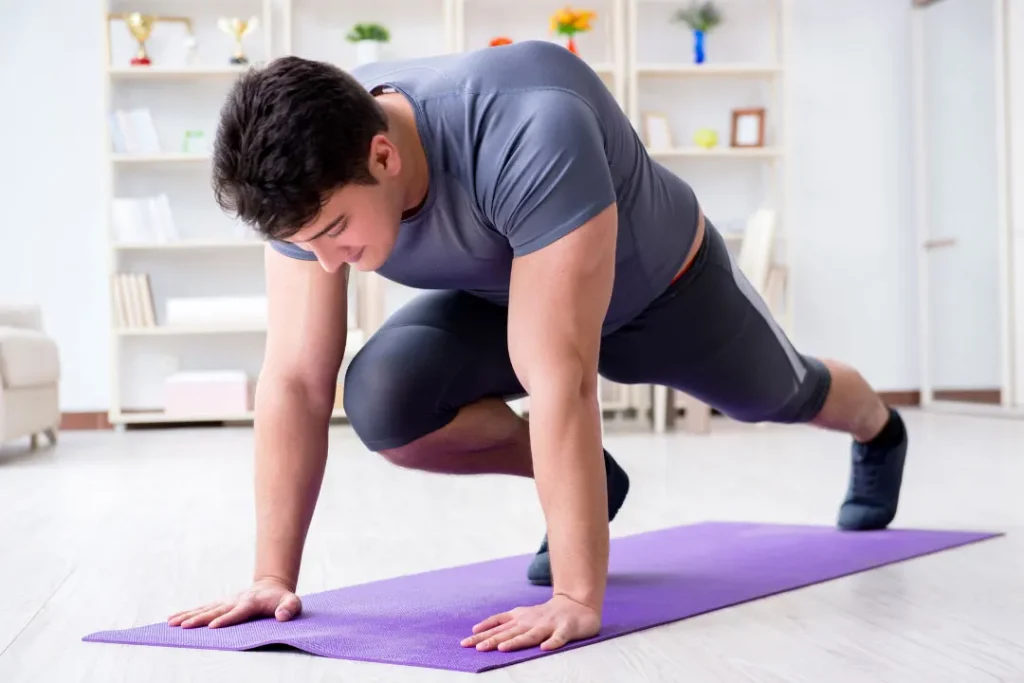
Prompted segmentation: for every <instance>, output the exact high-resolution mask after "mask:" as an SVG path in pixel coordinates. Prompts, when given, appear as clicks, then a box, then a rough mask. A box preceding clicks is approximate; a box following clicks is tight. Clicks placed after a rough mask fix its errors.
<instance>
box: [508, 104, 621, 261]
mask: <svg viewBox="0 0 1024 683" xmlns="http://www.w3.org/2000/svg"><path fill="white" fill-rule="evenodd" d="M528 97H529V98H535V100H534V101H531V102H526V103H522V102H520V103H517V104H516V105H515V107H516V109H518V110H520V111H524V110H525V111H526V112H528V113H526V114H524V115H522V116H519V117H515V118H517V119H518V121H517V122H516V125H515V128H514V129H513V130H511V131H510V135H509V136H508V137H507V138H506V140H507V143H506V145H505V147H504V151H503V152H502V153H501V154H500V156H499V164H498V166H497V169H498V170H497V173H496V174H495V177H494V187H493V188H492V195H491V202H490V203H491V206H490V207H489V211H488V213H489V214H490V219H491V221H492V223H493V224H494V227H495V228H496V229H497V230H498V232H500V233H501V234H502V235H504V236H505V237H506V238H507V239H508V242H509V244H510V245H511V247H512V253H513V256H522V255H524V254H528V253H530V252H533V251H536V250H538V249H541V248H543V247H546V246H548V245H549V244H551V243H553V242H555V241H557V240H558V239H560V238H562V237H564V236H565V235H567V234H569V233H570V232H572V231H573V230H575V229H577V228H579V227H580V226H582V225H583V224H584V223H586V222H587V221H589V220H590V219H592V218H594V217H595V216H596V215H597V214H599V213H600V212H601V211H603V210H604V209H606V208H608V206H610V205H611V204H612V203H613V202H615V186H614V183H613V181H612V175H611V170H610V168H609V165H608V157H607V154H606V153H605V144H604V133H603V130H602V128H601V123H600V121H599V120H598V117H597V114H596V112H594V110H593V109H591V108H590V106H589V105H587V104H586V102H584V101H582V100H581V99H579V98H578V97H577V96H576V95H573V94H571V93H566V92H562V91H546V92H544V93H541V94H539V95H534V94H531V95H529V96H528Z"/></svg>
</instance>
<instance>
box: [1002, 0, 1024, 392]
mask: <svg viewBox="0 0 1024 683" xmlns="http://www.w3.org/2000/svg"><path fill="white" fill-rule="evenodd" d="M1006 49H1007V58H1008V59H1007V62H1008V67H1007V78H1006V83H1007V102H1008V104H1009V110H1008V112H1007V120H1008V122H1009V125H1008V128H1009V131H1010V147H1009V149H1010V182H1009V185H1010V218H1011V226H1012V233H1011V236H1010V240H1011V244H1012V247H1013V249H1012V254H1013V258H1012V262H1011V269H1010V270H1011V282H1012V288H1011V289H1012V291H1013V297H1012V299H1013V307H1012V310H1013V316H1012V321H1013V324H1012V325H1011V336H1012V338H1013V349H1014V351H1013V358H1012V365H1013V370H1014V372H1013V376H1014V383H1013V387H1014V388H1013V403H1014V405H1015V407H1016V408H1018V409H1021V410H1024V2H1021V1H1020V0H1014V1H1013V2H1010V3H1009V4H1008V6H1007V12H1006Z"/></svg>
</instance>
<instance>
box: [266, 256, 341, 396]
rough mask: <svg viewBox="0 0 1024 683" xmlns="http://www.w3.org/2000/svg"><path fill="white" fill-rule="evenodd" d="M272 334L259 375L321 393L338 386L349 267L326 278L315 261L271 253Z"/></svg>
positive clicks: (268, 259)
mask: <svg viewBox="0 0 1024 683" xmlns="http://www.w3.org/2000/svg"><path fill="white" fill-rule="evenodd" d="M265 270H266V280H267V299H268V302H267V303H268V311H267V317H268V330H267V346H266V354H265V358H264V368H263V372H262V373H261V374H266V375H268V376H272V377H274V378H276V379H280V380H284V381H288V382H299V383H301V384H303V385H304V386H306V388H307V389H310V390H313V391H315V392H317V393H329V392H330V391H333V390H334V387H335V386H336V384H337V376H338V372H339V369H340V366H341V362H342V358H343V356H344V349H345V341H346V336H347V334H348V267H347V266H346V267H345V268H339V269H338V270H337V271H335V272H333V273H328V272H327V271H325V270H324V269H323V268H321V267H320V264H319V263H317V262H316V261H315V260H314V261H307V260H300V259H296V258H291V257H288V256H285V255H284V254H281V253H279V252H278V251H277V250H274V249H270V248H268V249H267V251H266V260H265Z"/></svg>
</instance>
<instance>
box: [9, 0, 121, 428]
mask: <svg viewBox="0 0 1024 683" xmlns="http://www.w3.org/2000/svg"><path fill="white" fill-rule="evenodd" d="M98 10H99V3H98V2H80V1H75V0H62V1H57V0H52V1H49V2H35V3H34V2H5V3H3V4H2V5H0V93H2V94H0V103H2V104H0V130H3V142H2V146H0V150H2V151H0V301H11V300H13V301H17V302H31V303H38V304H40V305H41V306H42V308H43V318H44V322H45V324H46V327H47V328H48V329H49V331H50V332H52V333H53V335H54V336H55V337H56V338H57V341H58V342H59V344H60V349H61V361H62V364H63V381H62V385H61V392H62V403H63V409H64V410H66V411H75V410H102V409H105V408H106V405H107V397H108V395H109V387H108V384H109V377H110V372H109V367H110V366H109V358H108V356H109V351H108V349H109V346H108V335H107V329H108V325H109V323H108V320H109V311H108V309H109V306H108V295H107V278H106V273H107V270H106V258H107V251H106V238H105V234H106V233H105V224H104V216H105V206H104V200H103V198H104V196H105V195H106V188H105V185H104V163H103V160H104V154H105V147H104V140H103V138H102V137H101V135H100V132H101V131H102V126H103V122H104V111H103V102H102V95H103V73H102V71H101V70H100V66H101V64H102V58H101V54H102V42H101V32H100V27H101V26H102V24H101V22H100V19H99V16H98ZM45 13H55V16H59V17H60V20H59V21H60V23H59V25H56V26H55V24H54V23H53V19H52V18H49V17H47V16H46V14H45Z"/></svg>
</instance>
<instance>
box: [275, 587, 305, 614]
mask: <svg viewBox="0 0 1024 683" xmlns="http://www.w3.org/2000/svg"><path fill="white" fill-rule="evenodd" d="M301 611H302V601H301V600H299V596H297V595H295V594H294V593H289V594H288V595H286V596H284V598H282V599H281V602H280V603H278V605H277V609H276V610H275V611H274V617H275V618H276V619H277V620H278V621H288V620H289V619H293V618H295V616H297V615H298V614H299V612H301Z"/></svg>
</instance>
